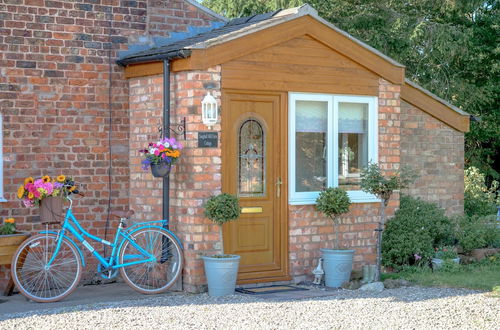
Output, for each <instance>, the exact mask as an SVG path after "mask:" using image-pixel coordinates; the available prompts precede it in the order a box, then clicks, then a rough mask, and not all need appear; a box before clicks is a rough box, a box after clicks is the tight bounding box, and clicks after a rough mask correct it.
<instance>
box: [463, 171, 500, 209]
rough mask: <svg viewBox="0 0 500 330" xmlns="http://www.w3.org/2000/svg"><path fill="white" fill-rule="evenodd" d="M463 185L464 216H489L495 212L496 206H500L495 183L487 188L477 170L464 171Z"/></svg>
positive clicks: (482, 175)
mask: <svg viewBox="0 0 500 330" xmlns="http://www.w3.org/2000/svg"><path fill="white" fill-rule="evenodd" d="M464 184H465V191H464V209H465V214H467V215H468V216H469V217H471V216H485V215H491V214H495V213H496V212H497V208H496V205H500V195H499V194H498V193H497V191H498V182H497V181H493V182H492V184H491V187H489V188H488V187H487V186H486V183H485V178H484V174H482V173H481V172H480V171H479V170H478V169H477V168H475V167H470V168H468V169H466V170H465V177H464Z"/></svg>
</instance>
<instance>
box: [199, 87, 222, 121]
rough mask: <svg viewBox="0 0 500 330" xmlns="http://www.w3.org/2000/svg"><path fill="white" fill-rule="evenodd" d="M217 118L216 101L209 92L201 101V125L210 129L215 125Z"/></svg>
mask: <svg viewBox="0 0 500 330" xmlns="http://www.w3.org/2000/svg"><path fill="white" fill-rule="evenodd" d="M218 116H219V113H218V108H217V100H216V99H215V98H214V97H213V96H212V95H211V94H210V92H207V95H205V97H204V98H203V101H201V118H202V121H203V124H205V125H207V126H208V127H209V128H210V127H211V126H213V125H215V124H216V123H217V118H218Z"/></svg>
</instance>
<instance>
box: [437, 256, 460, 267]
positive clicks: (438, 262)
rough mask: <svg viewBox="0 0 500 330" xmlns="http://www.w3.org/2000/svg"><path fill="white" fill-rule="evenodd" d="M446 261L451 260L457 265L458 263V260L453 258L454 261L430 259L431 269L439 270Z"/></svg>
mask: <svg viewBox="0 0 500 330" xmlns="http://www.w3.org/2000/svg"><path fill="white" fill-rule="evenodd" d="M446 260H453V262H454V263H456V264H459V263H460V258H455V259H438V258H432V260H431V261H432V268H433V269H439V268H441V267H442V266H443V264H444V262H445V261H446Z"/></svg>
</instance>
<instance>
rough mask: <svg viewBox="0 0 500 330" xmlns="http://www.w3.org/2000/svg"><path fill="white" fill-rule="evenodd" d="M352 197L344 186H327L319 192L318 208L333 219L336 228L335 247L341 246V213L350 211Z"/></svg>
mask: <svg viewBox="0 0 500 330" xmlns="http://www.w3.org/2000/svg"><path fill="white" fill-rule="evenodd" d="M349 206H351V199H350V198H349V195H348V194H347V192H346V191H345V190H343V189H342V188H339V187H336V188H331V187H330V188H327V189H325V190H323V191H322V192H320V193H319V196H318V198H317V199H316V209H317V210H318V211H320V212H323V213H324V214H325V215H326V216H327V217H330V218H331V219H332V220H333V227H334V230H335V242H334V247H335V249H338V248H339V228H338V226H339V224H340V218H339V216H340V215H341V214H344V213H347V212H349Z"/></svg>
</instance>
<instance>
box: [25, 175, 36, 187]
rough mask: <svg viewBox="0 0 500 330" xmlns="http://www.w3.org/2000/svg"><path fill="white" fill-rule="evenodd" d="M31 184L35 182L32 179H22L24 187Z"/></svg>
mask: <svg viewBox="0 0 500 330" xmlns="http://www.w3.org/2000/svg"><path fill="white" fill-rule="evenodd" d="M33 182H35V180H33V178H32V177H29V178H26V179H24V185H27V184H28V183H33Z"/></svg>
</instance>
